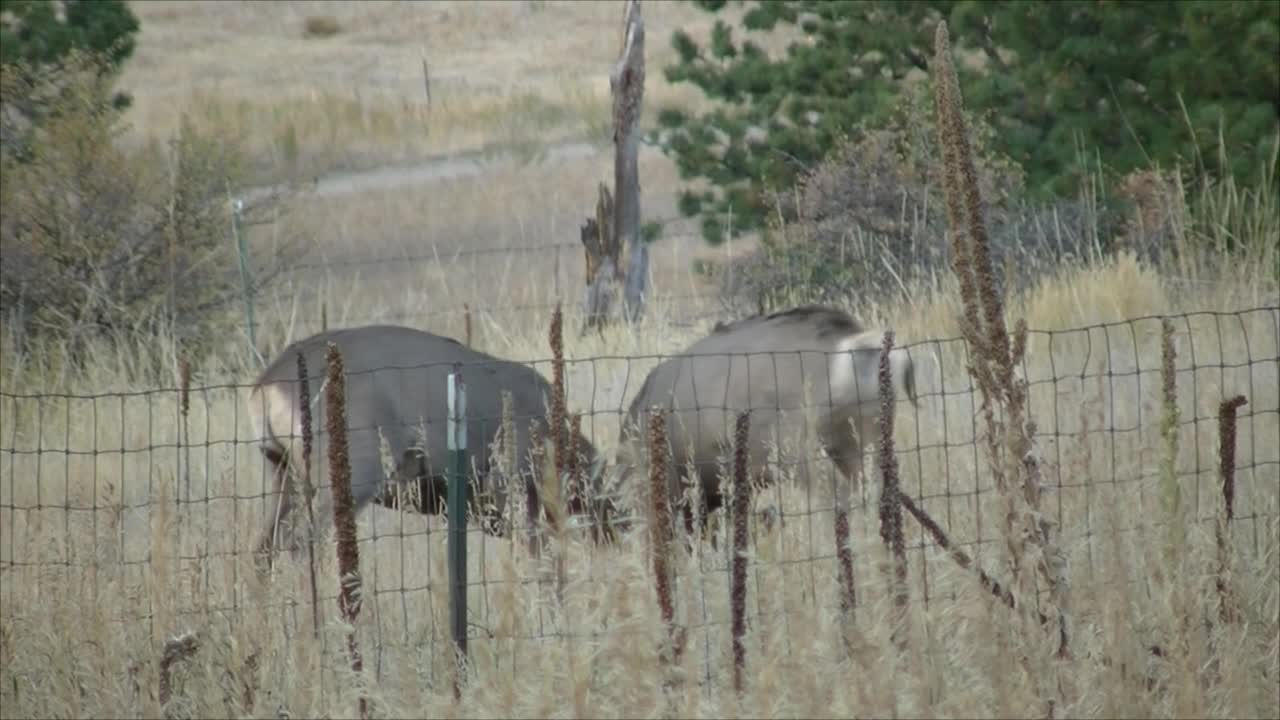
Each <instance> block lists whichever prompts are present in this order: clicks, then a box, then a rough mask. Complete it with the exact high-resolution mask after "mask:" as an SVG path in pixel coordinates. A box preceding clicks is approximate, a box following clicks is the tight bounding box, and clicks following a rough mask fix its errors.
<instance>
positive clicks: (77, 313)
mask: <svg viewBox="0 0 1280 720" xmlns="http://www.w3.org/2000/svg"><path fill="white" fill-rule="evenodd" d="M100 62H101V59H100V58H93V57H90V56H88V55H81V54H79V53H73V54H72V56H71V57H70V58H69V59H68V62H67V63H66V64H65V65H63V66H62V69H61V71H60V72H58V73H56V74H54V75H52V76H50V75H47V74H45V75H38V74H33V73H30V72H24V71H23V68H21V67H20V65H13V64H7V65H4V66H3V68H2V69H0V85H2V89H3V92H4V95H5V97H6V101H8V100H9V99H11V98H21V97H31V96H47V97H50V98H51V100H50V109H51V112H49V113H48V114H47V115H46V116H45V119H44V122H42V123H41V124H40V125H39V126H38V127H34V128H33V131H32V132H31V133H30V136H29V138H30V139H29V142H28V143H26V144H25V148H24V152H23V153H22V154H21V156H20V157H19V156H18V155H17V154H16V153H12V152H8V149H7V148H6V151H5V152H4V153H3V155H0V172H3V182H2V183H0V188H2V189H0V216H2V217H3V221H2V222H0V254H2V255H3V258H4V262H3V264H0V304H2V305H3V307H4V311H5V317H4V322H5V323H6V325H8V331H9V332H10V333H11V334H13V335H16V336H17V337H18V338H20V339H21V342H22V343H23V344H29V343H30V342H31V341H35V340H39V341H41V345H42V346H44V347H55V346H61V347H62V348H63V350H64V352H65V354H66V356H67V359H70V360H77V359H82V358H81V355H82V353H83V350H84V348H85V347H86V346H87V343H88V342H89V341H91V340H94V339H99V338H102V337H107V338H111V339H128V340H130V341H135V342H136V341H138V340H139V338H145V337H152V336H154V335H155V333H157V331H159V330H161V329H169V330H172V331H173V333H174V334H175V336H176V337H177V338H178V340H179V341H180V342H182V343H183V344H184V345H185V346H186V347H187V349H188V350H189V351H192V352H197V353H199V352H203V351H204V350H207V349H208V348H209V346H210V345H211V344H213V343H217V342H220V341H221V340H222V339H223V338H224V337H225V336H226V335H227V334H228V333H229V332H230V331H232V329H233V324H234V323H236V322H237V321H238V320H239V319H240V315H239V314H238V312H237V311H238V309H239V305H237V304H236V303H237V301H239V300H240V298H241V293H242V284H241V279H240V276H239V270H238V266H237V262H236V260H237V256H236V250H235V245H234V243H233V242H232V240H231V235H230V218H231V215H230V205H229V198H230V193H231V192H232V191H233V190H234V189H235V188H237V187H238V185H239V183H240V181H241V180H242V178H243V176H244V171H245V166H246V163H245V156H244V154H243V153H242V152H241V151H240V148H239V147H238V146H237V145H236V143H235V142H234V140H233V139H231V138H228V137H223V136H219V135H217V134H214V133H207V132H201V131H197V130H196V129H194V126H193V125H192V124H191V123H189V122H186V119H185V118H184V122H183V123H182V127H181V129H180V131H179V132H178V134H177V136H176V137H175V138H174V139H173V141H172V142H171V143H170V144H169V146H168V147H167V148H160V147H156V146H152V147H150V148H145V149H143V150H139V151H136V152H126V151H124V150H122V149H121V148H120V143H118V142H117V140H118V137H119V135H120V133H121V130H122V125H121V118H120V114H119V111H117V110H116V109H115V108H114V107H113V106H112V103H111V93H112V89H111V87H110V80H109V78H108V77H107V76H105V75H103V74H101V73H100V72H98V68H99V64H100ZM46 83H48V84H53V85H56V87H57V88H58V90H57V92H49V87H48V86H47V85H46ZM277 200H278V198H275V197H271V198H268V199H266V200H265V201H264V202H261V203H257V204H255V205H254V206H253V207H252V208H250V213H251V215H252V214H255V213H257V212H261V211H262V210H263V209H266V208H267V207H268V206H270V205H271V204H274V203H275V202H276V201H277ZM280 259H281V258H280V257H277V256H276V255H275V250H274V249H273V250H272V251H271V252H269V253H268V257H266V258H257V259H255V260H254V264H255V269H256V270H257V271H258V272H257V273H256V276H257V278H258V279H259V281H262V282H265V281H269V280H270V279H271V277H273V275H274V272H275V268H277V267H278V265H279V262H278V261H279V260H280Z"/></svg>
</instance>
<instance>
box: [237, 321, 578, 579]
mask: <svg viewBox="0 0 1280 720" xmlns="http://www.w3.org/2000/svg"><path fill="white" fill-rule="evenodd" d="M329 343H334V344H335V345H336V346H337V347H338V348H339V350H340V351H341V353H342V360H343V367H344V370H345V390H346V392H345V405H346V428H347V443H348V457H349V460H350V466H351V493H352V497H353V500H354V509H355V511H356V512H357V513H358V512H360V510H362V509H363V508H364V507H366V506H367V505H369V504H370V503H372V502H374V501H375V500H381V501H382V502H383V504H387V505H391V506H394V505H395V501H394V496H395V493H392V492H387V493H385V494H384V485H386V484H387V483H386V481H387V480H390V484H391V487H388V488H387V490H394V484H396V483H399V484H402V485H409V484H412V483H416V485H417V489H418V490H419V493H418V495H419V497H420V502H419V503H418V504H417V507H416V509H417V510H418V511H420V512H423V513H428V514H430V513H437V512H440V511H441V510H442V508H443V507H444V502H445V499H446V497H447V494H446V488H447V468H448V462H449V454H448V448H447V447H446V442H447V440H446V433H447V421H448V406H447V405H448V400H447V398H448V376H449V374H450V373H451V372H453V371H454V366H455V364H457V365H459V369H460V371H461V373H462V378H463V382H464V383H465V386H466V394H467V407H466V411H467V442H468V445H469V448H468V449H469V451H470V464H471V469H472V471H473V472H472V473H471V475H472V477H471V485H470V486H469V488H468V490H469V492H468V497H469V501H470V502H471V504H472V509H473V510H475V511H478V513H479V514H482V515H483V516H484V517H485V524H484V527H485V529H486V531H487V532H490V533H491V534H494V535H504V534H505V532H506V530H505V528H504V527H503V524H502V523H501V522H500V517H501V516H502V514H503V511H504V509H505V508H506V507H507V497H508V491H509V490H510V489H512V488H511V487H510V483H509V482H508V480H507V478H504V477H501V473H499V472H491V470H495V471H496V470H497V468H496V467H492V468H491V464H490V460H491V447H493V445H494V441H495V437H496V436H498V435H499V428H500V427H501V425H502V417H501V415H502V396H503V393H504V392H508V393H510V395H511V399H512V419H513V423H512V424H513V426H514V429H515V436H516V437H515V446H516V458H517V467H516V473H517V476H518V484H517V487H519V488H521V489H523V490H525V491H526V492H528V491H529V490H530V489H531V488H532V487H533V484H532V479H533V477H534V474H533V467H532V462H531V454H530V450H531V447H530V430H531V429H532V428H533V427H534V426H535V425H537V426H540V427H539V431H540V432H539V434H540V436H541V437H543V438H547V437H548V433H547V432H546V427H547V425H548V424H549V423H547V422H546V409H547V407H549V403H550V398H551V386H550V385H549V384H548V383H547V381H546V380H545V379H543V377H542V376H541V375H540V374H539V373H538V372H537V371H536V370H534V369H533V368H531V367H529V366H527V365H524V364H521V363H517V362H512V361H508V360H503V359H500V358H497V357H494V356H492V355H488V354H486V353H483V352H479V351H477V350H473V349H471V348H468V347H466V346H465V345H462V344H461V343H459V342H458V341H456V340H454V339H452V338H448V337H443V336H440V335H434V334H432V333H429V332H424V331H421V330H414V329H411V328H406V327H396V326H389V325H370V326H364V327H356V328H349V329H342V330H330V331H327V332H323V333H320V334H317V335H312V336H311V337H308V338H306V339H303V340H300V341H298V342H295V343H293V344H292V345H290V346H289V347H287V348H285V349H284V351H282V352H281V353H280V355H279V357H277V358H276V359H275V360H274V361H273V362H272V363H271V364H270V365H269V366H268V367H267V368H266V369H265V370H264V371H263V372H262V374H261V375H260V376H259V377H258V380H257V382H255V383H254V385H253V386H252V389H251V391H250V393H249V413H250V418H251V420H252V422H253V425H254V428H255V435H256V438H257V442H258V445H259V447H260V449H261V450H262V454H263V455H264V456H265V458H266V460H267V462H268V463H269V465H270V466H271V469H272V477H273V483H272V495H273V501H272V502H271V503H270V505H271V510H270V514H269V515H268V516H267V517H266V518H265V522H264V525H263V529H262V533H261V536H260V539H259V541H258V543H257V552H258V556H259V560H260V562H261V561H265V565H264V566H265V567H269V566H270V564H271V561H272V558H273V556H274V551H275V549H276V546H277V544H278V543H279V542H280V541H281V540H282V539H284V538H283V537H282V535H283V534H284V532H285V530H286V528H287V527H289V525H288V522H287V521H288V519H289V517H290V515H291V514H292V513H293V512H296V510H295V508H294V505H295V504H296V500H295V498H294V497H293V495H294V493H292V492H291V487H292V483H293V482H294V481H295V478H296V477H297V473H298V472H300V470H301V468H302V450H303V449H302V427H301V422H300V418H301V412H300V403H301V402H302V398H301V397H300V396H299V381H298V364H297V356H298V354H299V353H301V354H302V356H303V357H304V358H305V360H306V366H307V375H308V379H307V381H308V386H309V391H310V393H311V395H312V397H311V398H310V399H309V400H308V402H310V403H311V405H312V408H313V410H312V413H311V417H312V421H311V425H312V434H313V437H314V441H313V448H312V457H311V468H312V470H311V474H310V478H311V482H312V485H313V486H314V487H316V488H317V492H316V495H315V500H314V505H313V510H314V511H315V519H316V524H317V525H319V526H322V527H328V528H331V527H332V518H331V517H330V513H331V512H332V509H331V508H332V495H331V493H330V491H329V490H328V482H329V468H328V457H327V452H326V447H327V440H328V436H327V433H326V432H325V431H324V426H325V421H324V418H325V415H324V412H323V407H324V388H323V384H324V379H325V377H326V372H327V369H326V353H327V351H328V344H329ZM504 440H505V439H504ZM382 442H385V443H386V444H387V447H388V448H389V450H390V453H389V454H390V457H391V459H392V461H393V464H394V466H395V467H394V471H393V472H392V474H391V476H390V477H389V478H388V477H387V476H386V473H385V472H384V470H383V463H382V452H381V443H382ZM576 447H577V448H578V449H579V451H580V453H581V462H580V463H579V467H581V468H583V469H584V474H586V473H587V472H588V471H589V470H590V469H591V468H594V467H597V466H599V465H600V464H601V461H600V458H599V457H598V455H597V453H596V450H595V447H594V446H593V445H592V444H591V442H590V441H588V440H587V439H586V438H584V437H582V436H581V435H579V436H577V437H576ZM591 475H592V477H597V476H598V475H599V472H598V471H594V472H591ZM531 497H532V496H531ZM568 509H569V511H570V512H571V513H581V512H582V511H583V501H582V500H581V499H580V498H571V499H570V503H569V508H568ZM594 529H595V528H593V530H594ZM291 545H292V543H291Z"/></svg>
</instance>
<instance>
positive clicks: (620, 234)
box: [582, 0, 649, 329]
mask: <svg viewBox="0 0 1280 720" xmlns="http://www.w3.org/2000/svg"><path fill="white" fill-rule="evenodd" d="M609 88H610V90H611V92H612V94H613V147H614V157H613V186H614V192H615V193H616V198H617V199H616V202H614V201H613V200H611V199H610V198H609V192H608V188H606V187H604V186H603V185H601V192H600V197H599V199H598V201H597V204H596V217H595V219H594V220H591V219H588V220H587V223H586V225H584V226H583V228H582V244H583V248H584V249H585V251H586V254H587V292H586V300H585V302H586V307H585V308H584V310H585V314H586V316H587V325H586V327H587V328H590V327H597V328H598V327H602V326H603V325H604V324H605V323H607V322H609V321H610V320H611V319H612V315H613V302H612V300H613V296H614V294H615V292H616V285H617V284H618V283H622V285H623V287H624V294H623V302H622V307H621V309H622V311H623V314H624V316H625V317H626V319H627V320H629V321H634V320H636V319H638V318H639V317H640V316H641V314H642V313H643V312H644V303H645V298H646V296H647V294H648V293H647V287H646V286H647V283H648V276H649V250H648V248H646V247H645V246H644V240H643V239H642V238H641V235H640V164H639V154H640V128H639V124H640V108H641V103H642V101H643V99H644V22H643V21H642V20H641V18H640V5H639V3H638V2H637V0H630V1H629V2H628V3H627V9H626V15H625V18H624V22H623V42H622V53H621V55H620V56H619V57H618V61H617V63H615V64H614V66H613V70H612V71H611V72H610V73H609ZM606 220H607V222H606ZM623 247H626V249H627V264H626V271H625V272H623V271H622V261H621V258H620V255H621V250H622V248H623ZM584 329H585V328H584Z"/></svg>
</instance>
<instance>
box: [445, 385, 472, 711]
mask: <svg viewBox="0 0 1280 720" xmlns="http://www.w3.org/2000/svg"><path fill="white" fill-rule="evenodd" d="M448 449H449V536H448V553H449V627H450V628H451V629H452V631H453V642H454V645H455V646H456V650H457V662H458V675H457V680H456V681H455V686H454V692H455V694H457V693H458V692H459V691H460V686H461V683H462V681H463V677H464V676H463V673H464V672H465V667H466V657H467V388H466V385H465V384H463V382H462V369H461V366H460V365H457V364H455V365H454V366H453V372H452V373H450V374H449V428H448Z"/></svg>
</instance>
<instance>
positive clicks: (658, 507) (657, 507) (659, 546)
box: [649, 410, 684, 664]
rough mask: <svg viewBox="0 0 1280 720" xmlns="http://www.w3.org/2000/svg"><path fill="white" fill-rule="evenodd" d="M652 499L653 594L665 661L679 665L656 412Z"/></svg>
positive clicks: (662, 430) (662, 427)
mask: <svg viewBox="0 0 1280 720" xmlns="http://www.w3.org/2000/svg"><path fill="white" fill-rule="evenodd" d="M649 496H650V499H651V507H652V510H653V518H652V522H650V523H649V537H650V545H651V552H652V553H653V579H654V590H655V591H656V592H657V595H658V608H659V610H660V611H661V612H662V622H663V624H664V625H666V626H667V628H668V637H669V640H670V646H669V647H668V648H664V650H663V652H662V657H663V659H664V661H666V662H668V663H671V664H677V663H679V662H680V655H681V654H682V652H683V650H684V647H683V645H684V643H683V635H684V634H683V632H680V631H679V630H677V628H676V626H675V605H674V601H673V597H674V593H673V587H672V586H673V585H674V584H675V578H674V577H673V574H672V572H671V565H670V560H671V548H672V534H673V533H672V527H671V496H670V489H669V487H668V484H667V430H666V419H665V418H664V417H663V415H662V413H661V412H660V411H657V410H651V411H650V413H649Z"/></svg>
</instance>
